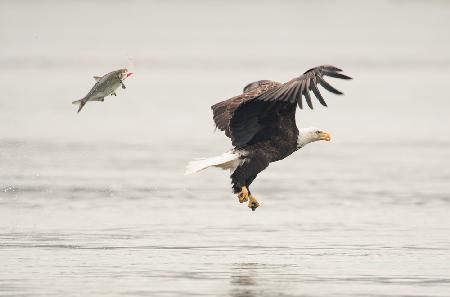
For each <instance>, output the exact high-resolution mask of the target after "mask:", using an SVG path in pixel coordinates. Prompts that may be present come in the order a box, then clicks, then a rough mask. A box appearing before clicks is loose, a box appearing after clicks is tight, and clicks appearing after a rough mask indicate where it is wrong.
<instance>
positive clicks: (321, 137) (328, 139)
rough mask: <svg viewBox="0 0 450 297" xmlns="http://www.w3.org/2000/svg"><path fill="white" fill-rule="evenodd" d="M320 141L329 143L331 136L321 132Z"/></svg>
mask: <svg viewBox="0 0 450 297" xmlns="http://www.w3.org/2000/svg"><path fill="white" fill-rule="evenodd" d="M319 137H320V140H326V141H330V140H331V134H330V133H327V132H321V133H320V134H319Z"/></svg>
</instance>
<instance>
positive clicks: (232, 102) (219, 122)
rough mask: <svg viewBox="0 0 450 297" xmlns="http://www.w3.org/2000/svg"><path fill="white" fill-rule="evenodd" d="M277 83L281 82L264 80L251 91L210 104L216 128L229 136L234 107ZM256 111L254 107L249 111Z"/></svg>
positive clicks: (253, 123) (253, 112)
mask: <svg viewBox="0 0 450 297" xmlns="http://www.w3.org/2000/svg"><path fill="white" fill-rule="evenodd" d="M249 85H250V84H249ZM279 85H281V84H280V83H278V82H274V81H264V83H263V84H262V85H261V86H260V87H258V88H255V89H252V90H251V91H248V92H245V93H243V94H241V95H238V96H235V97H233V98H230V99H228V100H225V101H221V102H219V103H217V104H214V105H213V106H211V109H212V110H213V118H214V123H215V124H216V127H217V129H219V130H221V131H225V134H226V135H227V136H228V137H231V131H230V121H231V118H232V117H233V114H234V112H235V111H236V109H237V108H238V107H239V106H241V104H243V103H245V102H248V101H251V100H252V99H254V98H255V97H258V96H259V95H261V94H263V93H265V92H267V91H268V90H271V89H273V88H276V87H278V86H279ZM247 87H248V86H247ZM247 87H246V88H247ZM244 90H245V89H244ZM257 112H258V111H257V110H255V109H254V110H251V111H250V113H252V114H255V113H256V114H257ZM251 124H252V125H253V126H255V125H256V124H257V123H255V122H254V121H253V122H251Z"/></svg>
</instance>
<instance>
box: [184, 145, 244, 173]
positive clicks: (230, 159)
mask: <svg viewBox="0 0 450 297" xmlns="http://www.w3.org/2000/svg"><path fill="white" fill-rule="evenodd" d="M240 163H241V159H240V154H239V153H237V152H233V151H229V152H226V153H224V154H222V155H220V156H215V157H212V158H208V159H206V158H205V159H196V160H194V161H191V162H189V163H188V165H187V167H186V172H185V174H191V173H195V172H199V171H202V170H204V169H206V168H208V167H212V166H214V167H220V168H222V169H224V170H226V169H230V171H231V172H233V171H234V170H235V169H236V167H237V166H239V164H240Z"/></svg>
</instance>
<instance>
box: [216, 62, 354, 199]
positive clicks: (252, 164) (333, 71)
mask: <svg viewBox="0 0 450 297" xmlns="http://www.w3.org/2000/svg"><path fill="white" fill-rule="evenodd" d="M341 71H342V70H341V69H339V68H337V67H334V66H330V65H323V66H319V67H316V68H312V69H310V70H308V71H306V72H305V73H304V74H303V75H301V76H299V77H297V78H294V79H292V80H291V81H289V82H287V83H285V84H282V83H279V82H275V81H270V80H260V81H256V82H253V83H250V84H248V85H247V86H245V88H244V93H243V94H241V95H238V96H235V97H233V98H231V99H228V100H225V101H222V102H219V103H217V104H215V105H213V106H212V107H211V108H212V110H213V114H214V122H215V124H216V127H217V128H218V129H220V130H222V131H225V134H226V135H227V136H228V137H230V138H231V141H232V144H233V146H235V148H236V149H237V150H242V151H244V152H245V156H244V157H243V159H244V160H243V162H242V163H241V165H239V166H238V167H237V168H236V169H235V170H234V172H233V173H232V175H231V180H232V184H233V191H234V192H235V193H238V192H240V191H241V189H242V187H244V186H246V187H249V186H250V184H251V183H252V182H253V180H254V179H255V178H256V176H257V175H258V173H259V172H261V171H262V170H264V169H265V168H266V167H267V166H268V165H269V164H270V163H271V162H275V161H278V160H281V159H284V158H285V157H287V156H289V155H290V154H292V153H293V152H294V151H296V150H297V149H298V147H297V139H298V133H299V131H298V129H297V125H296V123H295V111H296V109H297V105H298V107H299V108H300V109H301V108H303V103H302V98H303V97H305V100H306V104H307V105H308V106H309V107H310V108H311V109H313V105H312V100H311V96H310V91H312V93H313V94H314V96H315V97H316V98H317V100H318V101H319V102H320V104H322V105H323V106H327V104H326V102H325V100H324V98H323V97H322V94H321V93H320V91H319V89H318V87H317V85H318V84H319V85H321V86H322V87H323V88H325V89H326V90H328V91H330V92H332V93H335V94H338V95H341V94H342V92H340V91H338V90H337V89H335V88H334V87H332V86H331V85H330V84H329V83H327V82H326V81H325V80H324V79H323V77H324V76H330V77H336V78H342V79H350V77H348V76H346V75H344V74H342V73H340V72H341Z"/></svg>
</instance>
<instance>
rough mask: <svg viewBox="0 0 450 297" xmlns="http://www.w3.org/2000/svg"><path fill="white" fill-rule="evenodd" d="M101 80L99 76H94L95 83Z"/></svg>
mask: <svg viewBox="0 0 450 297" xmlns="http://www.w3.org/2000/svg"><path fill="white" fill-rule="evenodd" d="M101 78H102V77H101V76H94V79H95V81H99V80H100V79H101Z"/></svg>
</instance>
